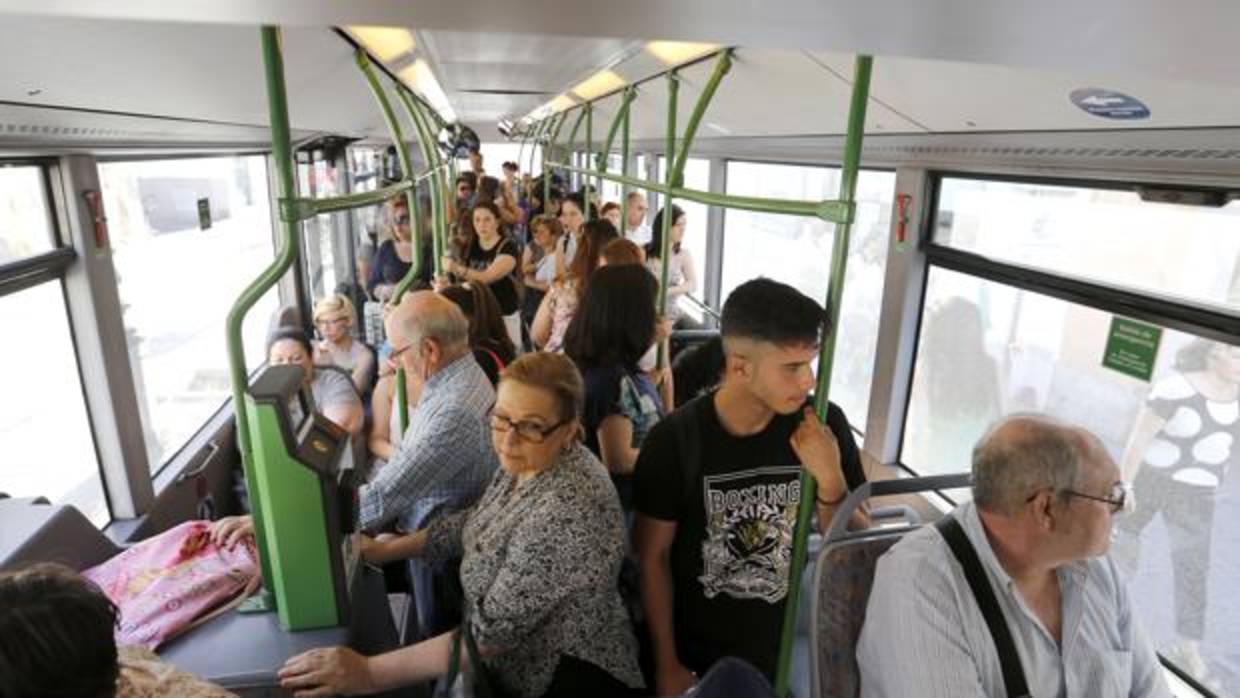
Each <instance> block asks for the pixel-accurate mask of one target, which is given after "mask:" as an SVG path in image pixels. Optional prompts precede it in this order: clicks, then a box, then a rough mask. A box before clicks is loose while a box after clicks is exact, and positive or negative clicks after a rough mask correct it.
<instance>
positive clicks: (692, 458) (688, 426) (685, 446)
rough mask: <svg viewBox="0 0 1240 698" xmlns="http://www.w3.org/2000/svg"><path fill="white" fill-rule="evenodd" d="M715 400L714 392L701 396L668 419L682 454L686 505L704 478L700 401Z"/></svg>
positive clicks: (681, 471)
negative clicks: (702, 477)
mask: <svg viewBox="0 0 1240 698" xmlns="http://www.w3.org/2000/svg"><path fill="white" fill-rule="evenodd" d="M713 399H714V393H713V392H711V393H707V394H705V395H702V396H699V397H697V398H694V399H693V400H690V401H689V402H688V404H686V405H685V406H684V407H682V408H680V409H678V410H676V411H675V412H672V413H671V414H670V415H668V416H667V417H666V419H668V420H669V421H671V422H672V426H673V427H674V428H675V431H676V450H677V452H678V453H679V454H680V474H681V477H682V478H683V479H682V485H681V486H682V487H683V488H684V489H683V490H682V491H681V495H682V496H683V497H684V502H685V503H688V502H690V501H691V499H692V498H693V497H694V490H696V489H697V487H698V481H699V480H700V479H701V476H702V430H701V422H700V421H699V419H700V418H701V415H700V411H701V404H700V401H702V400H713Z"/></svg>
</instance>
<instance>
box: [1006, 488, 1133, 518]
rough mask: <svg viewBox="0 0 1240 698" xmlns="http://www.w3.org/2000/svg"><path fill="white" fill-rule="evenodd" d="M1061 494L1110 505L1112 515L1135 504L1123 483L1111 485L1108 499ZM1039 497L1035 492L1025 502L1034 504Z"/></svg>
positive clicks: (1077, 493) (1082, 493)
mask: <svg viewBox="0 0 1240 698" xmlns="http://www.w3.org/2000/svg"><path fill="white" fill-rule="evenodd" d="M1061 492H1063V494H1065V495H1067V496H1069V497H1080V498H1081V499H1090V500H1093V501H1095V502H1102V503H1103V504H1108V505H1110V508H1111V513H1112V514H1118V513H1120V512H1121V511H1128V510H1129V509H1130V508H1131V506H1132V504H1133V499H1132V496H1131V493H1130V490H1129V487H1128V485H1127V484H1125V483H1123V482H1117V483H1115V484H1113V485H1111V492H1110V496H1107V497H1100V496H1098V495H1096V494H1086V493H1084V492H1078V491H1076V490H1061ZM1037 496H1038V493H1037V492H1034V493H1033V494H1031V495H1029V498H1028V499H1026V500H1025V502H1026V503H1029V502H1032V501H1033V499H1034V497H1037Z"/></svg>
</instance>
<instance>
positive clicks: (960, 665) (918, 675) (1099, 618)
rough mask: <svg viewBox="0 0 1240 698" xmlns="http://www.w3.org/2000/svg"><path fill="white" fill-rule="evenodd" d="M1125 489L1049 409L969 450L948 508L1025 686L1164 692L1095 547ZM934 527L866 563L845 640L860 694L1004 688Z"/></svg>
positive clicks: (1095, 446)
mask: <svg viewBox="0 0 1240 698" xmlns="http://www.w3.org/2000/svg"><path fill="white" fill-rule="evenodd" d="M1126 492H1127V490H1126V489H1125V487H1124V486H1123V484H1122V483H1121V481H1120V471H1119V467H1118V466H1117V465H1116V464H1115V461H1114V460H1112V458H1111V457H1110V456H1109V455H1108V454H1107V452H1106V450H1105V448H1103V446H1102V443H1101V442H1100V441H1099V440H1098V438H1097V437H1095V436H1094V435H1092V434H1090V433H1089V432H1087V431H1085V430H1084V429H1080V428H1078V427H1074V426H1071V425H1068V424H1064V423H1062V422H1059V421H1057V420H1054V419H1051V418H1049V417H1043V416H1038V415H1016V416H1012V417H1008V418H1006V419H1004V420H1002V421H1000V422H999V423H998V424H996V425H995V426H993V427H991V429H990V431H989V432H987V434H986V435H985V436H983V437H982V440H981V441H979V442H978V444H977V445H976V446H975V447H974V449H973V501H971V502H968V503H966V504H962V505H960V506H958V507H957V508H956V510H955V511H953V512H952V513H951V514H948V516H951V517H954V520H955V523H957V524H959V529H957V532H958V533H962V534H963V535H962V536H961V538H958V539H957V541H958V542H962V541H967V542H965V543H964V547H970V546H971V548H972V550H973V552H974V553H975V555H976V558H977V561H978V562H979V563H980V565H979V566H978V569H979V571H981V572H983V573H982V574H979V575H978V580H979V581H981V582H984V583H986V584H988V585H989V588H990V589H991V590H992V591H993V596H994V598H995V600H996V601H997V607H998V611H999V612H1000V614H1001V616H1002V618H1001V619H999V618H996V619H995V620H996V623H999V622H1002V623H1003V625H1004V626H1006V628H1007V630H1008V633H1009V634H1010V636H1011V640H1012V644H1013V645H1014V646H1015V654H1016V656H1017V657H1018V658H1019V665H1020V668H1021V670H1022V671H1023V674H1024V678H1025V682H1026V684H1027V688H1028V691H1027V693H1028V695H1031V696H1038V697H1039V698H1041V697H1042V696H1071V697H1075V696H1091V697H1092V696H1159V697H1163V696H1166V697H1167V698H1170V696H1171V693H1170V690H1169V689H1168V688H1167V685H1166V681H1165V679H1164V677H1163V674H1162V668H1161V667H1160V665H1159V662H1158V657H1157V656H1156V655H1155V654H1154V649H1153V647H1152V646H1151V645H1150V643H1149V641H1148V640H1147V639H1146V637H1145V634H1144V633H1143V631H1142V630H1141V628H1140V625H1139V623H1138V622H1137V619H1136V617H1135V616H1134V614H1133V608H1132V603H1131V601H1130V599H1129V596H1128V591H1127V589H1126V587H1125V584H1124V582H1123V580H1122V579H1120V577H1119V574H1118V572H1117V571H1116V568H1115V565H1114V563H1112V562H1111V560H1110V558H1108V557H1107V556H1106V553H1107V548H1108V546H1109V545H1110V541H1111V525H1112V518H1113V517H1114V516H1115V515H1116V514H1119V513H1120V512H1121V511H1123V509H1124V508H1125V504H1126V503H1127V496H1126ZM947 528H948V527H944V529H938V527H933V526H926V527H924V528H922V529H921V530H920V531H917V532H916V533H912V534H910V535H908V536H907V537H905V538H904V539H903V540H902V541H900V542H899V543H897V544H896V545H895V546H893V547H892V548H891V550H889V551H887V553H886V554H884V555H883V556H882V557H881V558H880V559H879V561H878V568H877V570H876V571H875V574H874V587H873V590H872V591H871V593H870V600H869V604H868V606H867V608H866V621H865V626H864V628H863V629H862V631H861V638H860V640H859V641H858V644H857V662H858V664H859V666H860V670H861V695H862V696H866V697H878V696H891V697H895V696H900V697H903V696H912V695H916V696H943V697H944V698H946V697H948V696H951V697H952V698H957V697H959V696H978V697H980V696H1005V695H1009V691H1008V688H1009V687H1011V686H1012V683H1005V678H1004V671H1003V667H1002V665H1001V662H1000V659H999V653H998V650H997V649H996V641H995V640H994V639H993V638H992V635H991V632H990V630H989V629H988V626H987V622H986V619H985V616H984V615H983V614H982V612H981V611H980V610H979V605H978V603H977V601H976V597H975V595H974V592H973V591H972V588H971V586H970V583H969V581H968V578H967V577H966V575H965V573H964V571H963V567H962V565H961V564H960V563H959V562H958V561H957V557H956V555H955V554H954V553H953V550H952V547H950V546H949V543H948V542H947V539H946V536H948V535H951V533H950V532H949V531H948V530H946V529H947ZM996 627H999V628H1001V627H1003V626H998V625H997V626H996Z"/></svg>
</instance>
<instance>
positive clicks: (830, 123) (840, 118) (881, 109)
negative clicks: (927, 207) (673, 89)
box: [633, 49, 923, 140]
mask: <svg viewBox="0 0 1240 698" xmlns="http://www.w3.org/2000/svg"><path fill="white" fill-rule="evenodd" d="M713 70H714V61H713V60H707V61H703V62H701V63H697V64H695V65H693V66H690V67H689V68H687V69H685V70H684V71H682V78H683V79H682V80H681V86H680V99H681V111H683V112H685V113H688V112H689V111H691V110H692V107H693V104H694V103H695V102H696V100H697V98H698V96H699V95H700V94H701V89H702V87H703V85H705V83H706V80H707V78H708V77H709V76H710V73H711V71H713ZM846 75H848V76H850V77H851V75H852V67H851V62H850V64H849V69H848V72H847V73H846ZM664 82H665V81H663V80H652V81H650V82H646V83H643V84H642V85H641V87H640V91H641V92H640V94H639V96H638V99H637V101H636V102H635V103H634V111H633V117H634V120H633V138H635V139H641V140H654V139H658V138H659V137H660V136H661V135H662V133H663V128H664V125H663V122H664V120H665V119H666V112H667V108H666V99H667V90H666V86H665V84H663V83H664ZM851 96H852V86H851V84H849V83H848V82H847V81H845V80H843V79H841V78H840V77H838V76H836V75H834V74H832V73H831V72H828V71H826V70H823V68H822V67H821V66H820V65H819V64H818V63H816V62H815V61H814V60H812V59H811V57H809V56H808V55H806V54H805V53H804V52H802V51H782V50H758V49H739V50H737V51H736V53H735V58H734V61H733V65H732V69H731V71H730V72H729V73H728V74H727V76H725V77H724V79H723V83H722V84H721V85H720V88H719V91H718V92H716V93H715V97H714V99H713V100H712V102H711V104H710V107H709V109H708V110H707V111H706V114H705V117H704V118H703V120H702V126H701V129H700V130H699V132H698V135H699V138H729V137H745V136H784V135H799V134H823V133H827V134H843V133H844V132H845V130H846V129H847V125H848V124H847V122H848V104H849V99H850V98H851ZM866 125H867V131H868V132H870V133H919V132H922V131H923V129H922V128H920V127H919V126H918V124H916V123H915V122H912V121H910V120H908V119H906V118H904V117H903V116H901V115H900V114H899V113H897V112H895V111H892V110H891V109H889V108H888V107H886V106H885V105H883V104H882V103H879V102H876V101H875V100H873V99H872V100H871V101H870V104H869V107H868V109H867V116H866Z"/></svg>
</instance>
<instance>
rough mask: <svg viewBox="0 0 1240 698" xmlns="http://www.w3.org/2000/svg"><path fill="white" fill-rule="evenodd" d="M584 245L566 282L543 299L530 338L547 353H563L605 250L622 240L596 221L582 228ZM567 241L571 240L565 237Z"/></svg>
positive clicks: (604, 222)
mask: <svg viewBox="0 0 1240 698" xmlns="http://www.w3.org/2000/svg"><path fill="white" fill-rule="evenodd" d="M582 230H584V231H585V232H584V234H583V235H582V241H583V242H582V244H581V245H580V246H579V247H578V249H577V254H576V256H575V257H574V258H573V260H572V263H571V264H569V265H568V270H567V272H566V273H565V274H564V276H563V278H561V279H560V280H559V281H556V282H555V284H553V285H552V286H551V290H550V291H548V292H547V295H546V297H544V298H543V302H542V305H540V306H539V307H538V313H536V314H535V315H534V324H533V325H532V326H531V327H530V337H531V339H533V340H534V343H535V344H537V345H538V346H540V347H542V348H543V350H544V351H560V350H561V349H562V348H563V345H564V333H565V332H567V331H568V324H569V323H570V322H572V319H573V316H574V315H575V314H576V313H577V306H578V304H579V303H580V302H581V298H582V297H583V296H584V295H585V292H586V285H587V284H589V283H590V275H591V274H593V273H594V270H595V269H597V268H598V264H599V258H600V256H601V255H602V251H603V247H605V246H606V245H607V243H608V242H610V241H612V240H615V239H616V238H617V237H619V234H618V233H617V232H616V229H615V228H613V227H612V225H611V223H608V222H607V221H606V220H602V219H595V220H592V221H590V222H589V223H586V224H585V225H583V226H582ZM565 237H567V236H565ZM557 254H560V253H557Z"/></svg>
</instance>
